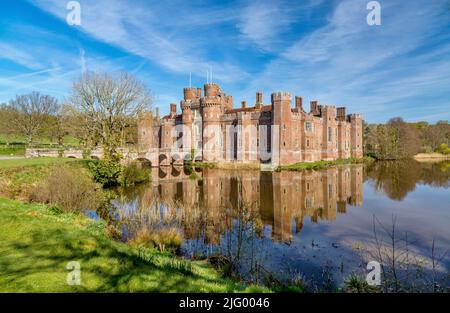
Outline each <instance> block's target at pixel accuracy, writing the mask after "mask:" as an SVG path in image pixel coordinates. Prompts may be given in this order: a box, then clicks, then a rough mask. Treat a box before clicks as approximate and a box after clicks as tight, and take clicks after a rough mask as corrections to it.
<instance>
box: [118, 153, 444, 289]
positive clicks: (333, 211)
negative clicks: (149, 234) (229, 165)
mask: <svg viewBox="0 0 450 313" xmlns="http://www.w3.org/2000/svg"><path fill="white" fill-rule="evenodd" d="M152 175H153V177H152V183H151V184H150V185H147V186H140V187H138V188H134V189H131V190H124V191H122V193H121V196H120V197H119V198H118V199H116V200H115V201H114V204H115V206H116V208H117V212H116V213H117V218H118V219H119V220H120V221H122V222H123V223H122V226H123V230H124V240H127V239H130V238H133V236H135V234H136V233H138V232H139V230H140V229H142V228H148V229H160V228H162V227H169V228H175V229H177V230H178V231H179V232H180V234H182V236H183V238H184V239H183V243H182V246H181V253H182V254H183V255H184V256H185V257H187V258H205V257H208V256H211V255H216V254H217V253H220V254H221V255H224V256H226V257H227V259H228V260H231V261H232V264H234V269H235V272H237V273H238V275H239V276H240V277H241V278H242V279H244V280H247V281H253V282H258V283H270V282H271V283H273V282H274V281H275V282H284V283H295V281H296V280H302V281H303V282H309V284H311V285H314V286H315V288H322V289H323V288H325V289H326V288H328V287H330V288H331V287H333V286H338V285H341V284H342V282H343V280H344V279H345V278H346V277H348V276H349V275H350V274H352V273H356V274H360V275H365V274H366V273H367V270H366V265H367V262H368V261H370V260H372V259H374V260H378V261H382V262H387V263H389V262H390V261H392V259H396V257H397V255H400V257H398V259H396V260H397V262H398V263H403V264H400V265H401V266H400V267H401V269H399V270H398V272H400V271H401V270H403V274H404V275H406V276H404V277H409V276H407V275H409V274H408V273H407V272H408V271H411V270H412V268H413V267H412V265H411V266H410V265H409V263H411V264H414V266H415V267H414V270H415V271H418V267H420V270H421V271H423V272H424V273H425V274H424V275H423V279H422V281H425V280H426V279H428V278H429V277H430V275H432V274H431V273H432V271H433V263H435V266H434V273H438V274H439V275H438V276H439V277H445V275H446V273H448V272H449V269H450V260H449V258H448V254H447V255H444V252H445V251H446V250H448V249H450V227H449V226H450V189H449V187H450V168H449V164H448V163H439V164H432V163H418V162H416V161H413V160H410V161H397V162H378V163H374V164H372V165H368V166H367V165H350V166H340V167H336V168H329V169H325V170H320V171H303V172H260V171H251V170H247V171H245V170H241V171H230V170H217V169H204V170H197V171H196V172H195V173H194V174H192V173H190V172H188V171H186V172H185V170H184V169H183V168H181V169H180V168H178V169H177V168H168V169H166V170H164V169H160V170H154V171H153V174H152ZM394 224H395V227H393V225H394ZM392 230H394V232H395V239H394V242H395V245H396V249H398V252H397V255H396V256H395V257H394V258H390V257H389V255H388V253H387V252H386V251H388V250H389V247H390V246H389V245H390V244H391V243H392V241H391V239H392V238H391V237H390V236H391V235H392ZM375 235H376V236H377V237H376V238H378V244H377V242H376V241H375ZM433 241H434V249H432V247H433ZM380 242H381V243H382V244H380ZM385 246H386V247H387V250H386V251H385V253H386V255H385V256H384V258H380V251H381V247H385ZM383 251H384V250H383ZM405 251H406V253H405ZM377 252H378V253H377ZM400 252H404V254H401V253H400ZM405 256H408V259H407V260H408V262H405V260H406V259H405ZM438 256H439V258H438ZM441 256H442V257H441ZM377 258H378V259H377ZM433 261H434V262H433ZM406 263H408V265H405V264H406ZM402 266H403V267H402ZM386 268H387V266H386ZM327 286H328V287H327Z"/></svg>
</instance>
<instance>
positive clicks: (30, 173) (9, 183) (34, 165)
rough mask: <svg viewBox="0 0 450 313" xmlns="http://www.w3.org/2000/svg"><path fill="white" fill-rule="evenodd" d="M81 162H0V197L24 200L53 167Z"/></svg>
mask: <svg viewBox="0 0 450 313" xmlns="http://www.w3.org/2000/svg"><path fill="white" fill-rule="evenodd" d="M82 162H84V161H81V160H76V159H66V158H35V159H25V158H24V159H11V160H0V196H3V197H5V198H10V199H25V198H26V196H27V193H28V191H29V190H30V188H31V187H32V186H34V185H35V184H36V183H38V182H39V181H40V180H41V179H43V178H44V177H45V176H46V175H47V174H48V172H49V169H50V168H51V166H53V165H58V164H66V163H70V164H74V165H75V164H80V165H81V164H82Z"/></svg>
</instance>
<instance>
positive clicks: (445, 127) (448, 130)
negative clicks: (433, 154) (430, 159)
mask: <svg viewBox="0 0 450 313" xmlns="http://www.w3.org/2000/svg"><path fill="white" fill-rule="evenodd" d="M422 133H423V140H424V144H425V145H426V146H429V147H431V150H433V151H434V150H436V149H437V148H438V147H439V145H440V144H443V143H446V144H450V124H449V123H448V122H447V121H439V122H437V123H436V125H429V126H428V127H426V128H424V129H423V130H422Z"/></svg>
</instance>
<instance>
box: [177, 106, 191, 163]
mask: <svg viewBox="0 0 450 313" xmlns="http://www.w3.org/2000/svg"><path fill="white" fill-rule="evenodd" d="M180 107H181V121H182V125H183V126H182V127H183V129H182V132H183V134H182V136H183V137H182V141H183V149H184V150H191V149H192V148H193V144H192V143H193V133H192V110H191V101H181V102H180ZM189 152H190V151H189ZM193 157H194V156H191V159H192V158H193Z"/></svg>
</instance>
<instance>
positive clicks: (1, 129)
mask: <svg viewBox="0 0 450 313" xmlns="http://www.w3.org/2000/svg"><path fill="white" fill-rule="evenodd" d="M13 113H14V112H13V110H12V109H11V107H9V106H8V105H6V103H3V104H1V105H0V134H1V135H2V137H3V139H4V140H5V141H6V145H9V142H10V139H11V137H12V136H13V135H15V134H16V132H15V129H14V127H11V120H12V117H13Z"/></svg>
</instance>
